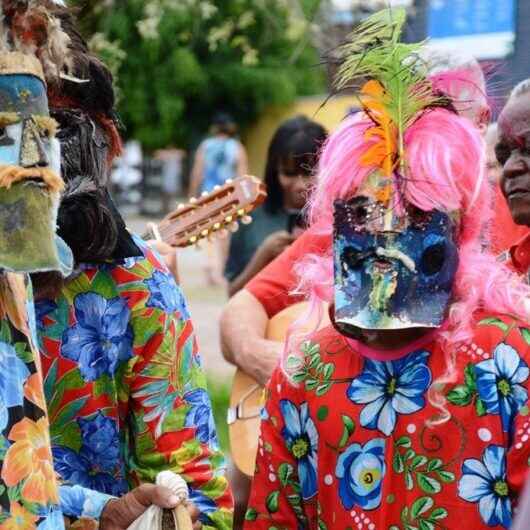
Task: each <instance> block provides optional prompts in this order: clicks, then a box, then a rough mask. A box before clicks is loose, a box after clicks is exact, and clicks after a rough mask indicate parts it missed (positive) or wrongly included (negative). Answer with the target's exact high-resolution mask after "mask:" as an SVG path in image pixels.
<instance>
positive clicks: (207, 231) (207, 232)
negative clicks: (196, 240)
mask: <svg viewBox="0 0 530 530" xmlns="http://www.w3.org/2000/svg"><path fill="white" fill-rule="evenodd" d="M209 233H210V231H209V230H208V229H206V228H205V229H204V230H203V231H202V232H201V236H202V237H207V236H208V234H209Z"/></svg>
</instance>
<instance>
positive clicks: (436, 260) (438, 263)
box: [420, 243, 445, 276]
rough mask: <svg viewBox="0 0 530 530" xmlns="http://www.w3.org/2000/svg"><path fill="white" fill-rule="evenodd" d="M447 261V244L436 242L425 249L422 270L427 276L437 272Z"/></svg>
mask: <svg viewBox="0 0 530 530" xmlns="http://www.w3.org/2000/svg"><path fill="white" fill-rule="evenodd" d="M444 263H445V244H444V243H436V244H435V245H431V246H429V247H427V248H426V249H425V251H424V252H423V256H422V257H421V264H420V267H421V270H422V272H423V273H424V274H426V275H427V276H432V275H434V274H437V273H438V272H440V271H441V270H442V267H443V265H444Z"/></svg>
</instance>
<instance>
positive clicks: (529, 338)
mask: <svg viewBox="0 0 530 530" xmlns="http://www.w3.org/2000/svg"><path fill="white" fill-rule="evenodd" d="M505 344H506V345H508V346H509V347H512V348H513V352H516V354H517V357H515V355H514V354H513V353H512V355H511V357H510V358H509V360H510V361H511V365H510V366H509V367H510V368H511V369H512V371H511V372H507V373H508V374H512V372H513V375H512V377H511V380H510V381H509V384H510V386H511V394H512V399H511V401H508V402H507V403H509V405H511V406H513V407H514V409H515V410H514V413H515V414H514V420H513V423H512V425H511V429H510V432H509V433H508V436H509V446H508V453H507V463H506V464H507V476H508V484H509V487H510V492H511V493H512V495H513V496H514V497H518V496H519V495H520V494H521V493H522V490H523V488H524V485H525V482H526V480H528V479H530V474H529V470H530V402H529V400H528V396H529V393H530V328H526V327H516V326H514V327H513V329H512V331H511V332H510V334H509V336H508V338H507V339H506V341H505ZM501 346H502V344H501ZM505 357H507V356H505ZM516 361H517V363H516Z"/></svg>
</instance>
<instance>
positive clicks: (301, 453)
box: [280, 399, 318, 499]
mask: <svg viewBox="0 0 530 530" xmlns="http://www.w3.org/2000/svg"><path fill="white" fill-rule="evenodd" d="M280 410H281V412H282V416H283V420H284V422H285V427H284V428H283V429H282V436H283V439H284V440H285V444H286V446H287V448H288V449H289V451H290V453H291V454H292V455H293V456H294V457H295V459H296V460H297V461H298V477H299V479H300V484H301V486H302V497H303V498H304V499H310V498H311V497H313V496H314V495H315V494H316V492H317V451H318V432H317V429H316V427H315V424H314V422H313V420H312V419H311V416H309V409H308V405H307V403H302V405H301V406H300V409H298V408H297V407H296V405H295V404H294V403H292V402H291V401H289V400H288V399H282V400H281V401H280Z"/></svg>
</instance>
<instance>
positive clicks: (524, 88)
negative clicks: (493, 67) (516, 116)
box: [509, 77, 530, 99]
mask: <svg viewBox="0 0 530 530" xmlns="http://www.w3.org/2000/svg"><path fill="white" fill-rule="evenodd" d="M528 92H530V77H529V78H527V79H525V80H524V81H521V82H520V83H517V85H515V87H514V88H513V90H512V91H511V92H510V97H509V99H513V98H516V97H518V96H522V95H523V94H527V93H528Z"/></svg>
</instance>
